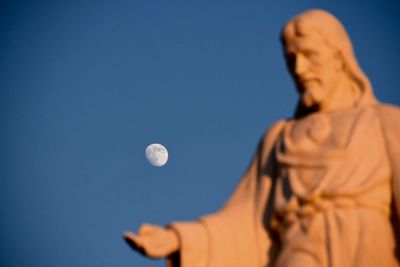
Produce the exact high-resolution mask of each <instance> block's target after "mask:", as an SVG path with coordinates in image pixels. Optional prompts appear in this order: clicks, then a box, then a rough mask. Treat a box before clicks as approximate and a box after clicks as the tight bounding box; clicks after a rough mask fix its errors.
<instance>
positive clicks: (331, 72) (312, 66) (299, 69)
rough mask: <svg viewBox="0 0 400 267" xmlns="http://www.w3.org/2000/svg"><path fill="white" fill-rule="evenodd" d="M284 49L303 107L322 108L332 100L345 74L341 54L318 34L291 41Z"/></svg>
mask: <svg viewBox="0 0 400 267" xmlns="http://www.w3.org/2000/svg"><path fill="white" fill-rule="evenodd" d="M284 49H285V57H286V62H287V65H288V68H289V71H290V73H291V74H292V76H293V78H294V80H295V83H296V86H297V89H298V92H299V94H300V97H301V101H302V102H303V105H304V106H306V107H316V108H321V106H323V104H324V103H325V102H326V101H329V97H330V96H331V94H332V92H333V90H335V87H336V85H337V82H338V80H339V75H340V73H341V71H342V60H341V57H340V56H339V53H338V52H336V53H335V51H334V49H332V48H331V47H329V46H328V45H327V44H326V43H325V42H324V40H323V39H322V38H321V37H320V36H318V35H317V34H310V35H305V36H294V37H292V38H287V39H286V46H285V48H284Z"/></svg>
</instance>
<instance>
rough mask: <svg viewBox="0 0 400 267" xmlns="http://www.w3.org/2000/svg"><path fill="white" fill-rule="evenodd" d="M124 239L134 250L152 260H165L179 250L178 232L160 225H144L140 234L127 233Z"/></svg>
mask: <svg viewBox="0 0 400 267" xmlns="http://www.w3.org/2000/svg"><path fill="white" fill-rule="evenodd" d="M124 239H125V241H126V242H127V243H128V244H129V245H130V246H131V247H132V248H133V249H134V250H136V251H138V252H139V253H141V254H143V255H144V256H147V257H150V258H155V259H159V258H164V257H166V256H168V255H170V254H172V253H174V252H176V251H178V250H179V239H178V235H177V234H176V232H174V231H173V230H171V229H168V228H165V227H160V226H158V225H152V224H144V225H142V226H141V227H140V229H139V231H138V234H135V233H132V232H125V233H124Z"/></svg>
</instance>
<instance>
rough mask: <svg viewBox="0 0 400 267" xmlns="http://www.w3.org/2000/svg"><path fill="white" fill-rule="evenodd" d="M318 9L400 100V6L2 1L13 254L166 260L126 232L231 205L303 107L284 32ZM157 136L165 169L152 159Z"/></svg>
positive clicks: (105, 261)
mask: <svg viewBox="0 0 400 267" xmlns="http://www.w3.org/2000/svg"><path fill="white" fill-rule="evenodd" d="M315 7H318V8H323V9H326V10H328V11H330V12H332V13H334V14H335V15H336V16H337V17H338V18H339V19H340V20H341V21H342V22H343V23H344V24H345V26H346V28H347V30H348V32H349V33H350V36H351V38H352V40H353V45H354V47H355V51H356V54H357V57H358V60H359V62H360V64H361V66H362V68H363V69H364V71H365V72H366V74H367V75H368V77H369V78H370V79H371V81H372V84H373V86H374V89H375V94H376V95H377V97H378V98H379V99H380V100H381V101H383V102H389V103H393V104H397V105H400V89H399V85H400V75H399V69H400V53H399V49H400V45H399V42H400V39H399V36H400V17H399V16H398V15H399V14H400V4H399V3H398V2H397V1H378V0H377V1H361V0H360V1H348V0H347V1H345V0H341V1H334V2H333V1H329V3H328V1H325V2H324V3H322V1H292V0H285V1H261V0H260V1H252V0H250V1H248V0H247V1H244V0H242V1H232V0H230V1H228V0H226V1H224V0H213V1H187V0H181V1H172V0H171V1H166V0H164V1H161V0H160V1H159V0H142V1H135V0H129V1H128V0H127V1H108V2H107V1H48V2H45V1H29V2H28V1H26V2H24V1H2V2H1V4H0V37H1V42H0V70H1V71H0V103H1V106H0V123H1V128H0V129H1V131H0V148H1V149H0V203H1V204H0V211H1V213H0V214H1V220H0V236H1V241H0V251H1V252H0V265H1V266H3V267H14V266H18V267H19V266H23V267H30V266H32V267H36V266H60V267H71V266H82V267H87V266H96V267H103V266H104V267H109V266H138V267H141V266H143V267H144V266H164V263H163V262H162V261H153V260H148V259H145V258H143V257H141V256H140V255H138V254H136V253H135V252H133V251H132V250H131V249H130V248H129V247H128V246H127V245H126V244H125V243H124V241H123V240H122V237H121V234H122V232H123V231H125V230H128V229H130V230H136V229H137V228H138V227H139V225H140V224H141V223H142V222H150V223H156V224H162V225H163V224H167V223H168V222H170V221H173V220H191V219H195V218H196V217H198V216H200V215H203V214H206V213H210V212H213V211H215V210H217V209H218V208H219V207H220V206H221V205H222V204H223V203H224V201H225V200H226V199H227V198H228V196H229V195H230V193H231V192H232V190H233V188H234V186H235V184H236V183H237V182H238V180H239V178H240V176H241V174H242V173H243V171H244V170H245V168H246V166H247V164H248V162H249V160H250V158H251V156H252V154H253V152H254V149H255V147H256V144H257V142H258V140H259V138H260V136H261V135H262V134H263V132H264V130H265V129H266V128H267V127H268V126H270V125H271V124H272V123H273V122H274V121H276V120H278V119H280V118H285V117H290V116H291V114H292V113H293V110H294V106H295V102H296V99H297V96H296V93H295V90H294V85H293V83H292V80H291V78H290V76H289V74H288V73H287V71H286V69H285V64H284V61H283V57H282V51H281V47H280V43H279V41H278V36H279V32H280V30H281V28H282V26H283V25H284V23H285V22H286V21H287V20H289V19H290V18H291V17H292V16H294V15H296V14H297V13H299V12H302V11H304V10H306V9H309V8H315ZM154 142H159V143H162V144H164V145H165V146H166V147H167V148H168V150H169V153H170V160H169V162H168V163H167V165H166V166H165V167H162V168H155V167H152V166H151V165H150V164H149V163H148V162H147V161H146V159H145V156H144V150H145V148H146V146H147V145H148V144H150V143H154Z"/></svg>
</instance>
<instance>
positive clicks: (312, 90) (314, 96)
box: [299, 79, 325, 108]
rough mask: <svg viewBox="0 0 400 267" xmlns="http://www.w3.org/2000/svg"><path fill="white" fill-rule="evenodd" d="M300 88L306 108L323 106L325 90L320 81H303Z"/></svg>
mask: <svg viewBox="0 0 400 267" xmlns="http://www.w3.org/2000/svg"><path fill="white" fill-rule="evenodd" d="M299 87H300V92H301V94H300V96H301V101H302V103H303V105H304V106H305V107H306V108H313V107H318V106H320V105H321V103H322V101H323V100H324V98H325V90H324V89H323V88H322V86H321V83H320V82H319V81H318V80H316V79H312V80H307V81H303V82H301V84H299Z"/></svg>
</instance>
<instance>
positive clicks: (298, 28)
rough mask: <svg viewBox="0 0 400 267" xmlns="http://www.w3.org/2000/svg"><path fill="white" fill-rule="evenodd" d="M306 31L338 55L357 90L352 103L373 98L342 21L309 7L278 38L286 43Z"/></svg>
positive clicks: (298, 112) (359, 102) (369, 100)
mask: <svg viewBox="0 0 400 267" xmlns="http://www.w3.org/2000/svg"><path fill="white" fill-rule="evenodd" d="M310 34H317V35H319V37H321V38H322V40H323V41H324V42H325V43H326V44H327V45H328V47H330V48H332V49H333V50H334V52H338V53H339V54H340V55H341V57H342V59H343V63H344V70H345V72H346V74H347V75H348V77H349V79H350V80H351V81H352V83H353V84H354V86H355V87H356V88H357V89H359V91H360V98H359V99H358V100H357V103H356V105H359V104H362V103H374V102H376V99H375V97H374V96H373V92H372V86H371V83H370V81H369V80H368V78H367V76H366V75H365V74H364V72H363V71H362V69H361V67H360V66H359V64H358V62H357V59H356V57H355V55H354V52H353V47H352V44H351V41H350V38H349V35H348V34H347V32H346V30H345V28H344V26H343V25H342V23H340V21H339V20H338V19H337V18H336V17H334V16H333V15H332V14H330V13H329V12H327V11H324V10H320V9H313V10H309V11H306V12H304V13H301V14H299V15H297V16H296V17H294V18H293V19H291V20H290V21H289V22H288V23H287V24H286V25H285V27H284V28H283V30H282V33H281V42H282V44H283V46H286V45H288V42H290V40H293V38H295V37H296V36H307V35H310ZM301 109H303V108H302V107H301V103H299V105H298V108H297V111H296V115H300V113H302V111H301Z"/></svg>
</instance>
